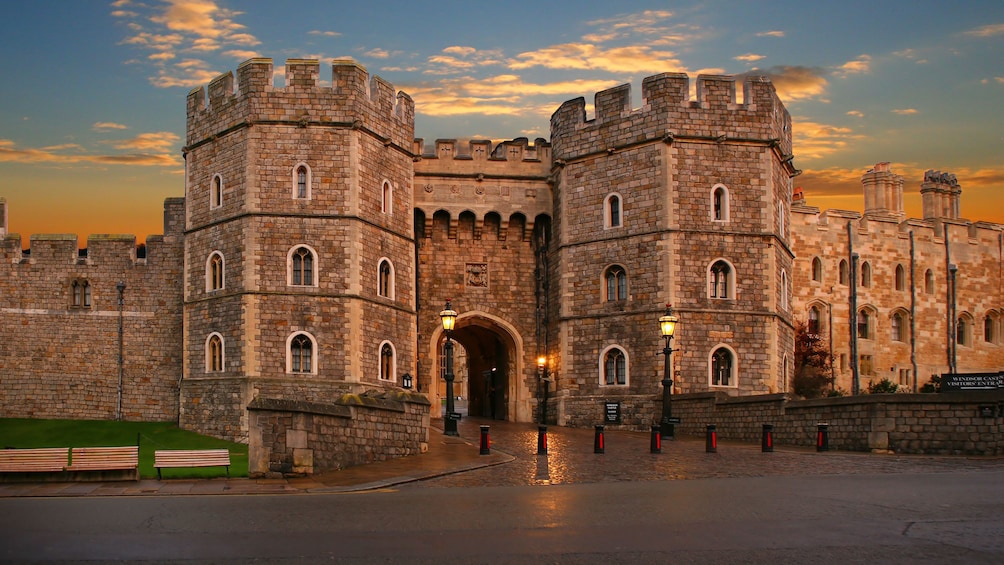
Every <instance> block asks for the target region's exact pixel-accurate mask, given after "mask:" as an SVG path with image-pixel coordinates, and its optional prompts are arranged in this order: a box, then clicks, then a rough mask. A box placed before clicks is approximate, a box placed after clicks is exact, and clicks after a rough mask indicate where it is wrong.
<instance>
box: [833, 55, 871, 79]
mask: <svg viewBox="0 0 1004 565" xmlns="http://www.w3.org/2000/svg"><path fill="white" fill-rule="evenodd" d="M871 64H872V58H871V55H858V58H857V59H854V60H853V61H847V62H846V63H844V64H843V65H840V66H839V67H837V72H836V74H837V75H838V76H841V77H847V76H850V75H859V74H865V73H869V72H871V70H872V69H871Z"/></svg>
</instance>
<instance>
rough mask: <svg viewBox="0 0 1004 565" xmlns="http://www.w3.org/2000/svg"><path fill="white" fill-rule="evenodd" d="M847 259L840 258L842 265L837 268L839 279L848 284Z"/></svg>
mask: <svg viewBox="0 0 1004 565" xmlns="http://www.w3.org/2000/svg"><path fill="white" fill-rule="evenodd" d="M847 279H848V277H847V259H841V260H840V266H839V267H838V269H837V281H838V282H839V283H840V284H842V285H846V284H847Z"/></svg>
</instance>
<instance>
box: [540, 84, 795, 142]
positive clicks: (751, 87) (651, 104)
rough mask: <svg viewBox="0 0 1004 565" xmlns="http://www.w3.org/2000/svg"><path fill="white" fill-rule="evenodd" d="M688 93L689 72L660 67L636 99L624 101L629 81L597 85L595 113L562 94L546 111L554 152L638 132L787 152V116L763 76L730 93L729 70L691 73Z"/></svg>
mask: <svg viewBox="0 0 1004 565" xmlns="http://www.w3.org/2000/svg"><path fill="white" fill-rule="evenodd" d="M695 91H696V99H693V100H692V99H691V98H690V94H689V93H690V78H689V77H688V76H687V75H686V74H683V73H663V74H659V75H654V76H650V77H648V78H646V79H644V80H643V81H642V106H641V108H632V107H631V85H630V84H623V85H620V86H616V87H614V88H610V89H607V90H604V91H602V92H598V93H596V95H595V98H594V108H595V117H594V118H593V119H591V120H589V119H587V117H586V102H585V98H582V97H580V98H576V99H574V100H569V101H567V102H565V103H564V104H562V105H561V107H559V108H558V110H557V111H556V112H555V113H554V114H553V115H552V116H551V138H552V143H553V144H554V155H555V157H556V158H559V159H565V158H568V156H570V155H574V154H581V153H589V152H593V151H604V150H608V149H610V148H613V147H616V146H617V145H618V144H627V143H635V142H638V141H639V140H643V139H648V140H655V139H663V140H665V141H668V142H671V141H672V140H673V139H684V138H690V139H694V140H705V141H714V142H719V143H721V142H727V141H739V142H750V141H760V142H769V143H774V144H777V145H778V146H779V149H780V151H781V152H782V154H790V153H791V116H790V115H789V114H788V112H787V110H785V108H784V105H783V104H782V103H781V101H780V99H779V98H778V97H777V93H776V92H775V90H774V85H773V84H771V82H770V80H768V79H767V78H766V77H759V76H754V77H747V78H746V80H745V81H744V82H743V100H742V102H741V103H740V102H739V101H738V100H737V97H736V77H734V76H718V75H701V76H699V77H697V83H696V90H695Z"/></svg>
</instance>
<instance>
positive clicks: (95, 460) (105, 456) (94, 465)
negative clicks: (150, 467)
mask: <svg viewBox="0 0 1004 565" xmlns="http://www.w3.org/2000/svg"><path fill="white" fill-rule="evenodd" d="M66 470H67V471H118V470H125V471H133V473H132V478H133V479H135V480H139V446H138V445H127V446H123V447H74V448H73V449H72V450H70V465H69V466H68V467H67V468H66Z"/></svg>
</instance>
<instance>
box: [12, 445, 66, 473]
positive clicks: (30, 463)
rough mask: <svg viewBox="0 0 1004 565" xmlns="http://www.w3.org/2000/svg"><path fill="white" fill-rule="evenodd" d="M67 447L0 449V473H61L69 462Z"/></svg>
mask: <svg viewBox="0 0 1004 565" xmlns="http://www.w3.org/2000/svg"><path fill="white" fill-rule="evenodd" d="M69 455H70V448H69V447H41V448H35V449H0V472H5V473H21V472H44V471H62V470H63V469H64V468H65V467H66V464H67V462H68V461H69Z"/></svg>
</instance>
